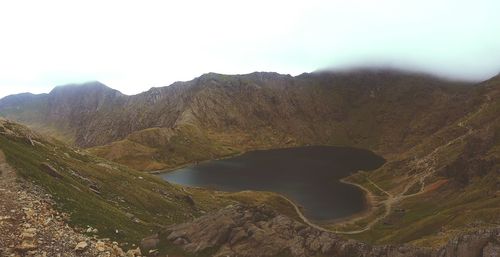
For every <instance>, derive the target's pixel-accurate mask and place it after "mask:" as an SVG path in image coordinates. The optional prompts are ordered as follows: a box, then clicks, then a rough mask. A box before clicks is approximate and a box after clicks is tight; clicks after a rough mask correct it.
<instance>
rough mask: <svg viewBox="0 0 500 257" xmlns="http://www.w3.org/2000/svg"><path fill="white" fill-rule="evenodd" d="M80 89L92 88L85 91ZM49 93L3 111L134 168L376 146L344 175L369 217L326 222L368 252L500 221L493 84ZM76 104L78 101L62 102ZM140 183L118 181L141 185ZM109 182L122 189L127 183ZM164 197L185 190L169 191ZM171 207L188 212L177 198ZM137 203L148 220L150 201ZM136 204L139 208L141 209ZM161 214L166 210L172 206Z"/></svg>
mask: <svg viewBox="0 0 500 257" xmlns="http://www.w3.org/2000/svg"><path fill="white" fill-rule="evenodd" d="M88 87H90V88H92V90H89V91H88V92H87V90H86V88H88ZM79 90H81V91H79ZM54 91H55V92H54ZM54 91H53V92H51V93H50V94H48V95H38V96H34V95H18V96H10V97H7V98H4V99H2V100H0V113H1V114H2V115H4V116H7V117H10V118H13V119H16V120H19V121H23V122H25V123H28V124H31V125H32V126H34V127H37V128H41V129H43V130H44V131H45V132H47V133H49V134H52V135H55V136H58V137H59V138H62V139H71V140H69V141H73V142H75V143H76V144H77V145H81V146H93V147H92V148H90V149H89V151H90V152H91V153H95V154H97V155H99V156H102V157H105V158H107V159H109V160H115V161H118V162H121V163H122V164H126V165H128V166H131V167H139V168H140V169H142V170H156V169H164V168H169V167H177V166H179V165H182V164H185V163H189V162H193V161H198V160H205V159H210V158H218V157H222V156H226V155H231V154H235V153H238V152H241V151H247V150H249V149H256V148H274V147H284V146H295V145H305V144H330V145H347V146H357V147H363V148H368V149H372V150H375V151H376V152H377V153H379V154H382V155H383V156H384V157H385V159H387V163H386V164H385V165H384V166H382V167H381V168H380V169H378V170H375V171H373V172H370V173H358V174H356V175H354V176H352V177H350V178H349V181H350V182H352V183H356V184H359V185H361V186H363V187H364V188H366V189H367V190H368V191H370V193H371V194H372V195H373V196H374V197H373V198H374V199H375V200H376V201H375V205H374V206H373V208H372V212H371V213H369V214H368V215H367V216H365V217H360V218H358V219H356V220H353V221H350V222H346V223H342V224H327V225H325V227H326V229H330V230H332V231H337V232H342V233H345V236H348V237H351V238H355V239H358V240H360V241H365V242H369V243H372V244H390V243H392V244H401V243H408V242H411V243H412V244H413V245H417V246H429V247H433V248H434V249H439V248H440V247H442V246H443V245H446V243H447V242H448V241H449V240H451V239H452V238H455V237H456V236H458V235H460V234H461V233H463V232H467V231H470V232H471V233H473V232H474V231H475V230H477V229H490V228H492V227H493V228H494V227H498V226H499V225H500V215H499V213H500V197H498V196H500V193H499V192H500V181H499V179H500V174H499V172H500V166H499V165H500V134H499V133H500V119H499V116H498V113H500V101H499V99H500V77H498V76H497V77H494V78H492V79H490V80H488V81H485V82H482V83H479V84H477V85H471V84H470V83H461V82H450V81H446V80H442V79H438V78H434V77H431V76H427V75H423V74H415V73H405V72H395V71H387V70H375V71H374V70H361V71H352V72H345V73H312V74H303V75H300V76H297V77H291V76H286V75H280V74H276V73H252V74H247V75H237V76H226V75H220V74H205V75H203V76H201V77H199V78H197V79H195V80H193V81H189V82H178V83H174V84H173V85H171V86H169V87H164V88H153V89H151V90H149V91H147V92H144V93H142V94H139V95H136V96H124V95H122V94H120V93H118V92H116V91H114V90H112V89H109V88H107V87H105V86H103V85H101V84H97V86H96V85H82V86H69V87H61V88H57V90H56V89H55V90H54ZM75 92H76V93H75ZM92 92H93V93H92ZM87 94H88V95H87ZM93 94H94V95H93ZM95 94H97V95H95ZM71 96H74V97H73V98H72V99H73V101H67V102H66V101H65V100H64V99H61V98H65V97H69V98H71ZM76 96H80V97H79V98H77V97H76ZM80 105H81V106H80ZM82 110H84V111H82ZM40 117H41V118H40ZM78 117H79V118H80V120H78V119H77V118H78ZM59 119H61V120H59ZM4 143H5V144H6V145H5V146H10V144H7V142H5V141H4ZM28 143H29V142H28ZM27 146H28V147H29V145H27ZM23 147H26V145H24V146H23ZM23 149H24V148H23ZM25 150H26V149H25ZM69 152H70V153H71V151H69ZM6 154H7V151H6ZM11 156H16V155H15V152H12V151H11ZM44 156H45V155H44ZM47 156H52V155H47ZM88 156H90V155H86V157H84V156H80V157H79V158H85V159H86V160H93V162H94V164H95V165H97V164H98V163H99V162H104V160H102V159H94V158H95V157H88ZM12 158H13V157H12ZM43 158H45V157H43ZM43 158H41V159H40V160H43ZM13 159H21V158H20V157H16V158H13ZM82 160H83V159H82ZM97 160H98V161H97ZM106 163H108V162H106ZM95 165H94V166H95ZM107 165H114V164H109V163H108V164H107ZM77 167H78V168H79V169H82V167H81V165H78V166H77ZM93 169H95V170H93V171H91V172H88V174H91V175H92V176H93V177H94V179H97V180H99V179H104V180H107V179H109V178H110V177H104V178H102V177H95V176H96V175H95V173H98V172H100V171H99V169H96V168H93ZM123 169H125V167H123V166H120V169H119V170H123ZM127 170H128V169H127ZM117 174H120V173H110V174H109V176H116V175H117ZM134 174H136V173H134ZM137 177H139V175H134V176H133V179H132V178H127V179H126V180H127V181H128V182H129V183H136V182H137V181H139V180H137V179H136V178H137ZM147 185H148V184H147V183H146V184H144V185H142V184H141V186H147ZM108 186H118V188H119V189H123V188H126V187H127V185H126V183H125V184H119V183H115V184H113V185H108ZM87 187H88V185H87ZM168 188H170V187H168ZM164 190H167V189H164ZM168 190H173V192H176V193H175V194H174V195H179V194H180V195H184V192H179V191H176V189H175V188H174V189H172V188H170V189H168ZM168 192H170V191H168ZM108 194H109V195H108V196H107V197H108V199H109V200H114V201H117V200H119V199H115V198H113V195H112V192H111V190H110V191H109V192H108ZM120 194H124V192H123V191H121V192H120ZM167 195H168V194H167ZM127 197H138V198H139V199H141V200H142V201H144V199H145V197H142V196H127ZM179 197H180V198H179V199H183V198H182V197H181V196H179ZM194 197H198V199H201V201H205V202H206V206H204V208H200V209H195V215H198V214H200V213H201V212H200V211H202V210H203V211H205V210H210V209H211V208H212V209H213V208H214V206H216V204H214V203H213V202H214V201H215V202H217V201H219V200H221V199H213V200H214V201H211V200H210V199H207V198H204V197H203V194H199V195H197V196H194ZM169 200H170V198H169ZM195 201H196V202H198V201H200V200H196V199H195ZM174 202H175V203H176V204H180V205H179V206H181V207H182V208H184V209H182V208H181V209H182V210H185V211H186V212H191V211H192V209H189V208H191V207H189V208H188V207H186V206H187V205H185V204H186V202H184V203H182V201H177V200H175V201H174ZM142 204H143V205H145V206H148V207H149V208H151V209H150V211H151V212H153V213H155V211H154V209H153V208H154V207H153V206H149V205H148V204H147V203H145V202H142ZM140 205H141V204H138V205H134V208H135V209H134V210H135V211H136V212H137V213H140V211H139V210H140V207H142V206H140ZM168 206H169V207H164V208H165V209H168V210H169V208H170V209H174V208H173V206H172V205H168ZM180 212H181V211H180ZM158 214H159V213H158ZM159 217H160V216H156V219H153V220H152V222H158V221H159V220H161V219H159ZM176 220H177V221H182V220H183V218H179V219H176ZM177 221H176V222H177ZM171 222H172V223H176V222H174V221H173V220H171ZM149 229H151V227H149ZM142 234H143V235H144V234H146V233H145V232H144V233H142ZM193 242H195V241H193ZM376 249H378V248H376Z"/></svg>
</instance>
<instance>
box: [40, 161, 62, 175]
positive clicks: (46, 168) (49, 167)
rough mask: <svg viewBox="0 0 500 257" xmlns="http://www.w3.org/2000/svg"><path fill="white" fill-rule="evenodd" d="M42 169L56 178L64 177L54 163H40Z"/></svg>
mask: <svg viewBox="0 0 500 257" xmlns="http://www.w3.org/2000/svg"><path fill="white" fill-rule="evenodd" d="M40 170H42V171H43V172H45V173H47V174H48V175H50V176H51V177H54V178H59V179H60V178H62V175H61V174H60V173H59V172H58V171H57V170H56V169H55V168H54V167H52V165H50V164H49V163H46V162H42V163H41V164H40Z"/></svg>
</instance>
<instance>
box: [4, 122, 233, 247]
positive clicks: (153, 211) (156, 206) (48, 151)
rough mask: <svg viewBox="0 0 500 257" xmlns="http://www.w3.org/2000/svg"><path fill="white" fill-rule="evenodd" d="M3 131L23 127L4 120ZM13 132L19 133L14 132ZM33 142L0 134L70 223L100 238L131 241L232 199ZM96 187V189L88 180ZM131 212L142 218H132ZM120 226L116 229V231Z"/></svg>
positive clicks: (25, 173) (11, 157) (11, 155)
mask: <svg viewBox="0 0 500 257" xmlns="http://www.w3.org/2000/svg"><path fill="white" fill-rule="evenodd" d="M2 125H3V126H2V127H1V129H2V131H1V132H4V131H6V130H9V131H22V130H23V128H22V127H21V126H19V125H17V124H13V123H9V122H3V124H2ZM16 133H17V132H16ZM35 140H36V141H37V142H40V143H35V144H34V145H32V144H31V143H30V142H29V141H28V140H27V139H26V137H25V136H23V135H22V134H21V135H19V134H17V135H6V134H4V133H2V134H1V135H0V148H1V149H2V150H3V151H4V153H5V155H6V157H7V160H8V162H9V164H11V165H12V166H13V167H14V168H15V169H16V170H17V172H18V173H19V175H20V176H21V177H23V178H26V179H28V180H30V181H34V182H35V183H36V184H39V185H42V186H43V187H44V188H45V189H46V190H47V192H49V193H50V194H52V195H53V196H54V197H55V199H56V201H57V202H58V203H59V204H60V205H59V207H60V208H61V209H62V210H64V211H66V212H68V213H69V214H70V215H71V223H72V224H74V225H76V226H80V227H85V226H87V225H90V226H92V227H95V228H97V229H98V230H99V231H100V235H101V236H104V237H110V238H114V239H116V240H120V241H126V242H135V243H137V241H138V240H140V239H141V238H143V237H145V236H147V235H150V234H151V233H152V231H155V230H156V229H158V228H159V227H162V226H165V225H169V224H173V223H178V222H182V221H186V220H189V219H190V218H192V217H193V216H198V215H200V214H201V212H202V211H210V210H212V209H215V208H219V207H221V206H223V205H225V204H227V203H229V202H230V201H227V200H224V199H223V198H217V197H214V196H213V194H210V193H208V192H202V191H193V192H190V195H191V196H192V197H193V199H194V202H195V205H194V206H193V205H191V204H190V203H189V200H188V199H187V197H186V195H187V194H186V193H185V192H184V191H183V190H181V189H180V188H178V187H176V186H174V185H171V184H168V183H166V182H164V181H162V180H160V179H158V178H157V177H155V176H151V175H148V174H143V173H140V172H137V171H135V170H132V169H130V168H127V167H125V166H121V165H117V164H114V163H111V162H109V161H106V160H104V159H100V158H97V157H94V156H91V155H87V154H85V153H82V152H80V151H79V150H75V149H72V148H68V147H66V146H64V145H63V144H60V143H58V142H49V141H46V140H44V139H43V138H41V137H37V138H36V139H35ZM42 163H49V164H50V165H51V166H52V167H54V168H55V169H56V170H57V172H58V173H59V174H60V175H61V178H56V177H52V176H50V175H48V174H47V173H46V172H44V167H43V165H42ZM91 184H93V185H95V187H97V188H99V189H98V190H99V191H100V194H96V193H94V192H92V191H91V190H90V187H89V185H91ZM127 213H128V214H133V215H134V216H135V217H137V218H138V219H140V220H141V222H139V223H136V222H132V221H131V218H129V217H127ZM115 230H118V231H119V233H118V234H116V231H115Z"/></svg>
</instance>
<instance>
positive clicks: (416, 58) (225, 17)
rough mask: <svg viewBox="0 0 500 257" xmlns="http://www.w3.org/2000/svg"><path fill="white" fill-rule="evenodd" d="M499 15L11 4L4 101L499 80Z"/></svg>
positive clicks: (0, 79)
mask: <svg viewBox="0 0 500 257" xmlns="http://www.w3.org/2000/svg"><path fill="white" fill-rule="evenodd" d="M498 10H500V2H499V1H493V0H491V1H490V0H476V1H456V0H455V1H452V0H441V1H439V0H438V1H436V0H433V1H430V0H420V1H396V0H380V1H368V0H367V1H361V0H350V1H346V0H334V1H319V0H312V1H311V0H308V1H263V0H257V1H247V2H243V1H217V0H216V1H193V0H188V1H154V0H151V1H124V0H121V1H115V0H109V1H94V0H90V1H55V0H48V1H2V2H0V31H1V33H2V34H1V35H2V37H1V40H0V69H1V71H2V72H1V73H0V97H1V96H5V95H8V94H13V93H19V92H26V91H29V92H34V93H41V92H48V91H50V89H51V88H53V87H54V86H56V85H61V84H67V83H78V82H84V81H89V80H99V81H101V82H103V83H105V84H107V85H109V86H111V87H113V88H116V89H119V90H120V91H122V92H124V93H127V94H135V93H139V92H141V91H145V90H147V89H149V88H150V87H152V86H166V85H169V84H171V83H172V82H174V81H178V80H190V79H192V78H194V77H196V76H199V75H201V74H203V73H207V72H217V73H226V74H241V73H249V72H253V71H276V72H280V73H285V74H292V75H297V74H300V73H303V72H311V71H315V70H319V69H325V68H328V69H346V68H352V67H357V66H383V67H395V68H399V69H410V70H418V71H423V72H430V73H433V74H437V75H440V76H445V77H450V78H455V79H467V80H484V79H487V78H489V77H491V76H493V75H496V74H497V73H498V72H499V71H500V33H498V32H499V31H500V15H498Z"/></svg>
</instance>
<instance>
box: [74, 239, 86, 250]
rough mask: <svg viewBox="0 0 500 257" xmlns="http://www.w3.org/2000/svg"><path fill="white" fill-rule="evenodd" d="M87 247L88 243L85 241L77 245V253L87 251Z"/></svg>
mask: <svg viewBox="0 0 500 257" xmlns="http://www.w3.org/2000/svg"><path fill="white" fill-rule="evenodd" d="M87 246H88V243H87V242H85V241H82V242H80V243H78V244H77V245H76V247H75V251H77V252H81V251H83V250H85V248H87Z"/></svg>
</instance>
